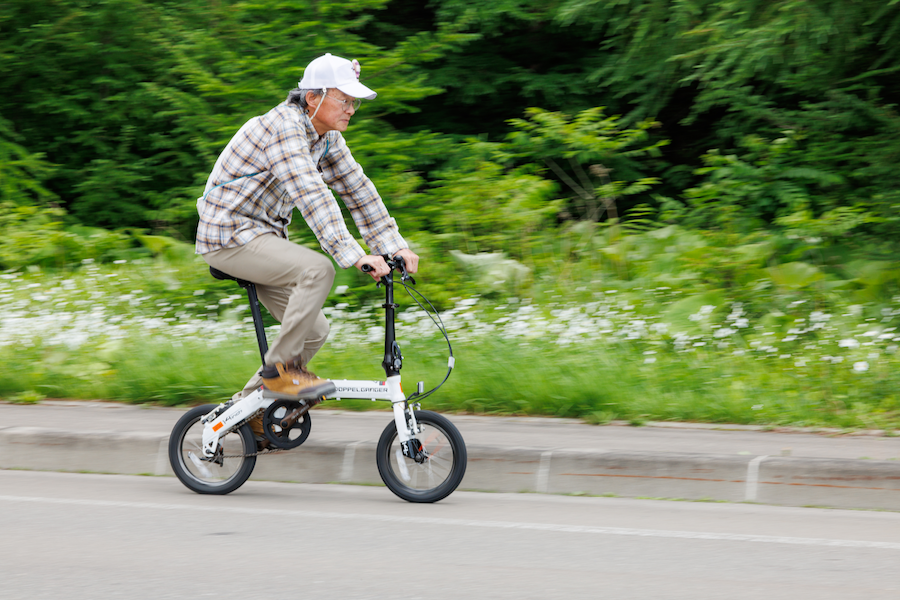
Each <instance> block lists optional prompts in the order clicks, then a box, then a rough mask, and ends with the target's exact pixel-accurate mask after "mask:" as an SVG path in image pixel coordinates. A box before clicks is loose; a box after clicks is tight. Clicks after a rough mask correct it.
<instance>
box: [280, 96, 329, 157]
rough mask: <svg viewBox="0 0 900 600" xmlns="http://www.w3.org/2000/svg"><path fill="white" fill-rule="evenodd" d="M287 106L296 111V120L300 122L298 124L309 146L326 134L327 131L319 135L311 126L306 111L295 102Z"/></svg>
mask: <svg viewBox="0 0 900 600" xmlns="http://www.w3.org/2000/svg"><path fill="white" fill-rule="evenodd" d="M288 106H289V108H291V109H292V110H296V111H297V114H298V115H299V118H298V122H299V123H300V126H301V127H303V131H304V133H305V134H306V139H307V141H308V142H309V147H310V148H312V147H313V146H315V145H316V144H317V143H318V142H319V140H321V139H323V138H325V137H327V136H328V132H325V135H321V136H320V135H319V133H318V132H317V131H316V128H315V127H313V124H312V121H311V120H310V118H309V115H307V114H306V111H304V110H303V109H302V108H300V107H299V106H297V105H295V104H290V105H288Z"/></svg>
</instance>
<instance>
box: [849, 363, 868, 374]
mask: <svg viewBox="0 0 900 600" xmlns="http://www.w3.org/2000/svg"><path fill="white" fill-rule="evenodd" d="M853 370H854V371H856V372H857V373H865V372H866V371H868V370H869V363H867V362H866V361H864V360H861V361H859V362H855V363H853Z"/></svg>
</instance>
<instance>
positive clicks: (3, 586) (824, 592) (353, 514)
mask: <svg viewBox="0 0 900 600" xmlns="http://www.w3.org/2000/svg"><path fill="white" fill-rule="evenodd" d="M898 561H900V513H890V512H863V511H843V510H822V509H812V508H785V507H773V506H760V505H746V504H712V503H689V502H667V501H653V500H625V499H620V498H587V497H566V496H549V495H535V494H483V493H464V492H457V493H455V494H453V495H452V496H450V497H449V498H448V499H446V500H445V501H443V502H441V503H439V504H435V505H413V504H407V503H405V502H402V501H400V500H398V499H396V498H395V497H394V496H393V495H391V494H390V492H389V491H387V490H386V489H385V488H380V487H362V486H336V485H300V484H284V483H270V482H254V481H251V482H249V483H247V484H246V485H244V486H243V487H242V488H241V489H240V490H238V491H237V492H235V493H234V494H232V495H230V496H225V497H217V496H199V495H196V494H193V493H191V492H189V491H187V490H186V489H185V488H183V487H182V486H181V485H180V484H179V483H178V481H177V480H175V479H173V478H162V477H127V476H117V475H88V474H65V473H43V472H28V471H0V598H3V599H4V600H14V599H28V600H38V599H44V598H53V599H65V600H78V599H91V600H96V599H101V598H115V599H117V600H122V599H130V598H141V599H144V598H146V599H154V600H157V599H167V598H179V599H181V598H205V597H215V598H242V599H255V598H276V597H277V598H315V599H331V598H334V599H341V600H344V599H376V598H379V599H380V598H385V599H391V600H395V599H414V598H421V599H426V598H427V599H429V600H431V599H444V598H447V599H451V598H452V599H458V598H466V599H474V598H489V599H495V598H498V599H503V598H515V599H522V598H540V599H548V598H566V599H572V598H603V599H611V600H612V599H614V600H626V599H641V600H645V599H653V600H657V599H663V600H665V599H681V598H685V599H687V598H690V599H696V598H705V599H717V598H723V599H728V600H739V599H744V598H747V599H750V598H753V599H758V598H766V599H767V600H776V599H780V598H785V599H788V598H789V599H791V600H798V599H799V600H803V599H806V598H810V599H816V600H826V599H835V600H836V599H840V600H847V599H854V598H866V599H867V600H875V599H881V598H884V599H888V598H890V599H891V600H896V598H898V597H900V569H898V568H897V564H898Z"/></svg>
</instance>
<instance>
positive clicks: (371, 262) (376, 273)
mask: <svg viewBox="0 0 900 600" xmlns="http://www.w3.org/2000/svg"><path fill="white" fill-rule="evenodd" d="M365 265H368V266H369V267H370V268H371V269H372V270H371V271H368V273H369V275H371V276H372V279H374V280H375V281H381V278H382V277H384V276H385V275H387V274H389V273H390V272H391V268H390V267H388V266H387V263H386V262H384V259H383V258H381V257H380V256H369V255H366V256H363V257H362V258H360V259H359V260H358V261H356V264H355V265H354V266H355V267H356V268H357V269H359V270H360V271H362V272H363V273H366V272H367V271H365V270H363V266H365Z"/></svg>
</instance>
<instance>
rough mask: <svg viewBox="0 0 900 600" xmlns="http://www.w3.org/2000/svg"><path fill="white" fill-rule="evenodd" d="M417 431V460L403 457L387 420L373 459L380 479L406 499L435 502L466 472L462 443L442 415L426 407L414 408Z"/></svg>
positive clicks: (451, 490)
mask: <svg viewBox="0 0 900 600" xmlns="http://www.w3.org/2000/svg"><path fill="white" fill-rule="evenodd" d="M416 421H417V422H418V423H419V426H420V428H421V432H420V433H418V434H417V435H416V438H415V439H416V440H417V441H418V443H419V444H420V445H421V447H422V457H420V461H416V460H414V459H412V458H408V457H406V456H403V450H402V448H401V446H400V440H399V439H398V437H397V425H396V423H394V421H391V422H390V423H388V426H387V427H385V429H384V432H382V434H381V438H380V439H379V440H378V448H377V450H376V455H375V460H376V463H377V464H378V473H379V474H380V475H381V479H382V481H384V483H385V485H386V486H388V488H389V489H390V490H391V491H392V492H394V493H395V494H397V496H399V497H401V498H403V499H404V500H407V501H408V502H437V501H438V500H442V499H444V498H446V497H447V496H449V495H450V494H451V493H453V490H455V489H456V488H457V486H458V485H459V484H460V482H462V478H463V475H465V474H466V461H467V457H466V444H465V442H464V441H463V438H462V435H460V433H459V430H458V429H456V427H455V426H454V425H453V423H451V422H450V421H449V420H448V419H447V418H446V417H443V416H441V415H439V414H437V413H433V412H431V411H427V410H419V411H416Z"/></svg>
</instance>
